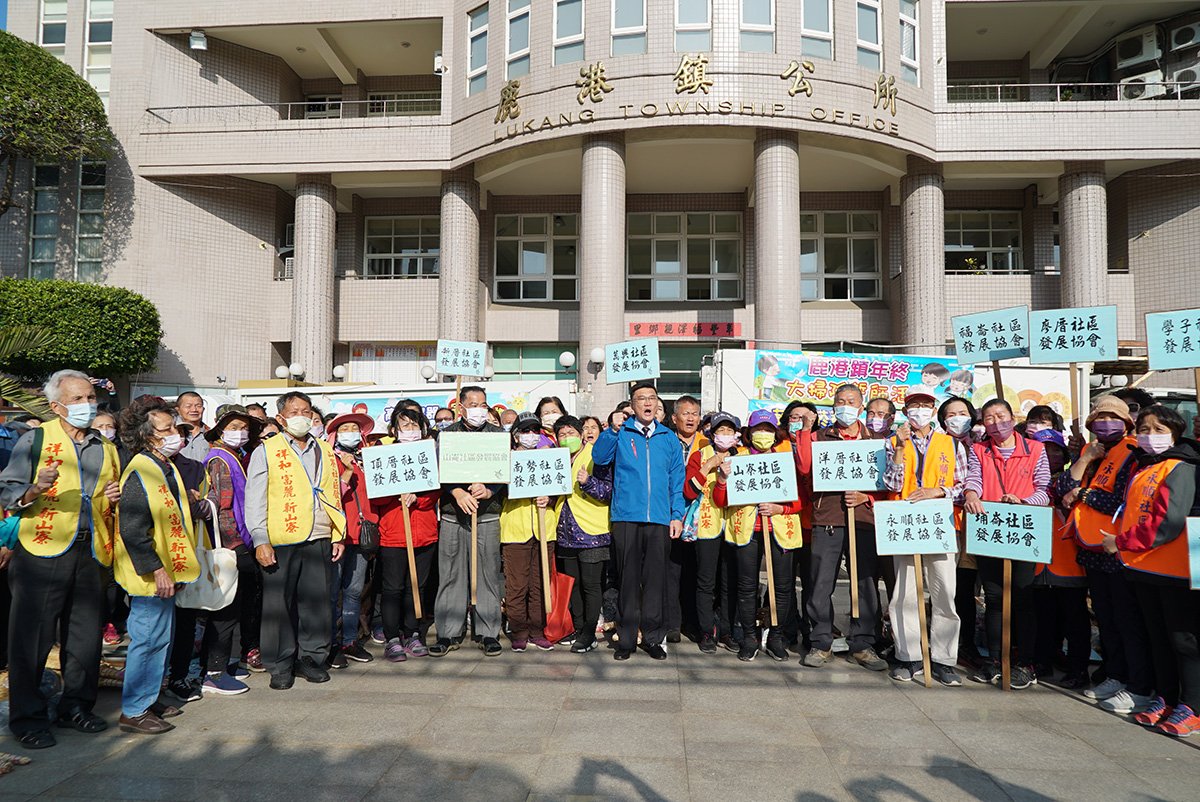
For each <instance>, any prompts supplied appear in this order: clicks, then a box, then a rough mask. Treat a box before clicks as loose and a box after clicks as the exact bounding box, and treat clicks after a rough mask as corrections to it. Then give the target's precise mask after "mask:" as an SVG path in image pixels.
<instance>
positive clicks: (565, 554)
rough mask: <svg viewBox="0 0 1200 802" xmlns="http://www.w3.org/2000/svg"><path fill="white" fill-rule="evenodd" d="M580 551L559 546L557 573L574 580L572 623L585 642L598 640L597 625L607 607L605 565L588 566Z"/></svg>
mask: <svg viewBox="0 0 1200 802" xmlns="http://www.w3.org/2000/svg"><path fill="white" fill-rule="evenodd" d="M580 551H581V549H569V548H566V547H565V546H558V547H557V548H555V550H554V556H555V557H557V558H558V570H560V571H562V572H563V573H564V574H566V575H567V576H569V577H571V578H572V579H574V580H575V586H574V587H573V588H571V621H572V623H574V625H575V632H576V633H579V634H582V636H583V637H584V638H585V639H586V638H593V639H594V638H595V637H596V622H597V621H599V620H600V609H601V608H602V607H603V606H604V587H603V582H604V563H603V562H590V563H585V562H583V561H582V560H580V559H579V552H580Z"/></svg>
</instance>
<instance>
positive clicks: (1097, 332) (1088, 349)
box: [1029, 306, 1117, 365]
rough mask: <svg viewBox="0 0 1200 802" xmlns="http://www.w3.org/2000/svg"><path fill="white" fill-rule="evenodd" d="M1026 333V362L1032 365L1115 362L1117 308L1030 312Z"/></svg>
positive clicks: (1090, 307)
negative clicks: (1027, 356)
mask: <svg viewBox="0 0 1200 802" xmlns="http://www.w3.org/2000/svg"><path fill="white" fill-rule="evenodd" d="M1029 333H1030V340H1029V362H1030V363H1031V364H1034V365H1065V364H1069V363H1071V362H1104V361H1106V360H1110V359H1116V358H1117V307H1115V306H1088V307H1082V308H1079V309H1045V310H1042V311H1040V312H1030V313H1029Z"/></svg>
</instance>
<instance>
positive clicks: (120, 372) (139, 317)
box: [0, 278, 162, 395]
mask: <svg viewBox="0 0 1200 802" xmlns="http://www.w3.org/2000/svg"><path fill="white" fill-rule="evenodd" d="M0 326H3V327H11V326H37V327H42V328H45V329H47V330H48V331H49V332H50V340H49V341H48V342H45V343H37V344H31V345H30V347H27V348H23V349H20V350H18V351H17V352H15V353H10V354H5V353H4V351H3V349H0V370H5V371H8V372H10V373H12V374H13V375H15V376H16V377H18V378H20V379H23V380H26V381H42V380H43V379H45V377H46V376H47V375H49V374H50V373H53V372H54V371H56V370H61V369H63V368H75V369H77V370H82V371H86V372H88V373H90V374H91V375H93V376H100V377H107V378H111V377H113V376H124V375H127V374H130V373H140V372H142V371H146V370H150V369H151V368H153V367H154V361H155V358H156V357H157V356H158V346H159V343H160V342H161V340H162V326H161V324H160V321H159V317H158V310H157V309H155V307H154V304H152V303H150V301H148V300H147V299H146V298H144V297H142V296H141V295H138V294H137V293H136V292H131V291H130V290H126V289H123V288H121V287H103V286H100V285H98V284H79V283H77V282H74V281H40V280H35V279H16V278H10V279H0ZM2 331H3V329H0V332H2ZM2 342H3V341H2V340H0V344H2ZM3 394H4V395H7V393H3Z"/></svg>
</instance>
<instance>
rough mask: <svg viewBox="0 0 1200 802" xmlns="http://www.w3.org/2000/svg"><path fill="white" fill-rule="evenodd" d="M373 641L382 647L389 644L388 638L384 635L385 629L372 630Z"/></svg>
mask: <svg viewBox="0 0 1200 802" xmlns="http://www.w3.org/2000/svg"><path fill="white" fill-rule="evenodd" d="M371 641H372V642H373V643H378V644H381V645H382V644H384V643H387V638H386V637H384V634H383V627H375V628H374V629H372V630H371Z"/></svg>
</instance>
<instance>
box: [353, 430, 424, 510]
mask: <svg viewBox="0 0 1200 802" xmlns="http://www.w3.org/2000/svg"><path fill="white" fill-rule="evenodd" d="M362 459H363V473H364V475H365V476H366V478H367V498H386V497H387V496H399V495H401V494H403V493H421V492H424V491H426V490H435V489H437V488H438V487H439V480H438V466H437V461H438V459H437V445H436V444H435V443H434V441H433V440H418V441H417V442H415V443H396V444H394V445H390V446H372V447H371V448H364V449H363V450H362Z"/></svg>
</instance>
